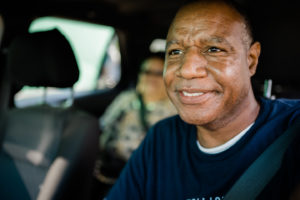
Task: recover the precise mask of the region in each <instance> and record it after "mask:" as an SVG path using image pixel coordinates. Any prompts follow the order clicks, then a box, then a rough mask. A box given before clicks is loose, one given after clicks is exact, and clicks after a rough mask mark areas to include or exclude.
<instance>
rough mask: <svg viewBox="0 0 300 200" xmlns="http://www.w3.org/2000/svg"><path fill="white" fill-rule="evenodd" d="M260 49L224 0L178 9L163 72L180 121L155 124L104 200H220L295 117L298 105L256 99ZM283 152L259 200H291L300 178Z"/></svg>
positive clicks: (295, 163)
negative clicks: (281, 161)
mask: <svg viewBox="0 0 300 200" xmlns="http://www.w3.org/2000/svg"><path fill="white" fill-rule="evenodd" d="M260 50H261V47H260V44H259V43H258V42H254V41H253V38H252V35H251V29H250V27H249V24H248V22H247V20H246V19H245V17H244V16H243V15H242V13H241V12H239V11H238V10H237V8H236V7H234V6H233V5H232V4H230V3H228V2H227V1H218V0H206V1H196V2H194V3H190V4H187V5H185V6H184V7H183V8H181V9H180V10H179V12H178V13H177V15H176V16H175V19H174V20H173V22H172V24H171V26H170V29H169V32H168V35H167V47H166V61H165V70H164V80H165V85H166V88H167V92H168V95H169V98H170V99H171V101H172V102H173V104H174V105H175V107H176V108H177V110H178V113H179V116H180V117H179V116H175V117H172V118H168V119H166V120H163V121H161V122H159V123H158V124H156V125H155V126H154V127H152V129H151V130H150V131H149V133H148V134H147V136H146V139H145V140H144V141H143V143H142V145H141V146H140V147H139V148H138V150H137V151H136V152H134V154H133V156H132V158H131V159H130V161H129V163H128V164H127V166H126V168H125V170H124V171H123V172H122V174H121V177H120V179H119V180H118V182H117V183H116V185H115V186H114V187H113V189H112V190H111V191H110V193H109V194H108V196H107V199H108V200H110V199H184V200H192V199H195V200H208V199H209V200H210V199H212V200H217V199H222V198H224V196H225V194H226V193H227V192H228V191H229V189H230V188H231V187H232V185H233V184H234V183H235V181H236V180H237V179H238V178H239V177H240V176H241V175H242V174H243V172H244V171H245V170H246V169H247V168H248V167H249V166H250V165H251V163H252V162H253V161H254V160H255V159H256V158H257V157H258V156H259V155H260V154H261V153H262V152H263V151H264V150H265V149H266V148H267V147H268V146H269V145H270V144H271V143H272V142H274V140H275V139H276V138H277V137H278V136H279V135H281V134H282V133H283V132H284V131H285V130H286V129H287V128H288V127H289V126H290V125H291V124H292V123H293V122H294V121H295V119H299V117H300V106H299V101H291V100H290V101H285V100H276V101H271V100H267V99H263V98H260V99H258V100H256V98H255V97H254V94H253V91H252V88H251V82H250V79H251V77H252V76H253V75H254V74H255V71H256V66H257V63H258V58H259V55H260ZM288 152H289V155H288V156H286V158H285V160H284V164H283V166H282V167H281V169H280V170H279V172H278V173H277V174H276V176H275V177H274V178H273V179H272V181H271V182H270V183H269V184H268V185H267V187H266V188H265V189H264V190H263V192H262V193H261V194H260V195H259V198H258V199H289V196H290V194H291V192H292V189H293V188H294V187H295V185H296V184H298V182H297V181H298V180H299V178H298V177H297V176H299V173H298V171H299V170H297V167H299V159H298V160H297V159H294V158H297V156H298V158H299V155H297V153H298V151H296V150H295V149H294V150H293V151H292V150H291V149H289V150H288ZM262 173H263V172H262Z"/></svg>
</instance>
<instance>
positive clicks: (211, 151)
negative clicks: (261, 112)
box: [196, 123, 254, 154]
mask: <svg viewBox="0 0 300 200" xmlns="http://www.w3.org/2000/svg"><path fill="white" fill-rule="evenodd" d="M253 124H254V123H252V124H250V125H249V126H248V127H247V128H245V129H244V130H243V131H242V132H240V133H239V134H237V135H236V136H234V137H233V138H232V139H230V140H229V141H227V142H226V143H225V144H222V145H220V146H217V147H213V148H205V147H203V146H201V144H200V143H199V141H198V140H197V141H196V143H197V146H198V147H199V149H200V151H202V152H204V153H207V154H217V153H221V152H223V151H226V150H227V149H229V148H230V147H232V146H233V145H234V144H235V143H237V142H238V141H239V140H240V139H241V137H243V136H244V135H245V134H246V132H247V131H248V130H249V129H250V128H251V127H252V125H253Z"/></svg>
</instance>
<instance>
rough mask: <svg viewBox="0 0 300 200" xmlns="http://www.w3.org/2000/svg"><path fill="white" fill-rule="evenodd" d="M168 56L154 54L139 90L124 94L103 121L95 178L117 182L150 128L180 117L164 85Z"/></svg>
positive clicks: (147, 62) (145, 63) (146, 62)
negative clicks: (165, 57)
mask: <svg viewBox="0 0 300 200" xmlns="http://www.w3.org/2000/svg"><path fill="white" fill-rule="evenodd" d="M163 68H164V53H155V54H151V55H150V56H149V57H148V58H147V59H145V60H144V61H143V63H142V65H141V69H140V73H139V77H138V83H137V86H136V88H133V89H128V90H126V91H124V92H122V93H121V94H120V95H119V96H117V97H116V99H115V100H114V101H113V102H112V103H111V105H110V106H109V107H108V108H107V110H106V111H105V113H104V114H103V116H102V117H101V118H100V126H101V128H102V133H101V135H100V140H99V142H100V145H99V146H100V157H99V160H98V162H97V165H96V169H95V175H96V177H97V178H98V179H99V180H100V181H101V182H104V183H111V184H112V183H113V182H114V180H115V179H116V178H117V177H118V175H119V172H120V171H121V169H122V168H123V166H124V164H125V163H126V162H127V160H128V159H129V157H130V155H131V153H132V152H133V151H134V150H135V149H136V148H137V147H138V146H139V144H140V143H141V141H142V140H143V139H144V137H145V135H146V132H147V131H148V129H149V127H150V126H151V125H153V124H154V123H156V122H157V121H159V120H161V119H163V118H166V117H168V116H171V115H174V114H176V109H175V107H174V106H173V105H172V103H171V102H170V100H169V99H168V97H167V93H166V91H165V86H164V82H163V77H162V76H163Z"/></svg>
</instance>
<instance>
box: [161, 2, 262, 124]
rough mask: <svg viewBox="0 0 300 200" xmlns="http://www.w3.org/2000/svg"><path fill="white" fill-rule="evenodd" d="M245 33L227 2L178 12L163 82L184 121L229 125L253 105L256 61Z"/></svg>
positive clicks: (171, 33) (172, 29) (188, 8)
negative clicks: (250, 51) (251, 95)
mask: <svg viewBox="0 0 300 200" xmlns="http://www.w3.org/2000/svg"><path fill="white" fill-rule="evenodd" d="M245 35H246V30H245V28H244V23H243V22H242V21H241V19H240V17H239V15H238V14H237V13H235V12H234V11H232V9H230V8H228V7H227V6H225V5H218V4H211V5H193V6H190V7H187V8H185V9H183V10H181V11H180V12H179V13H178V14H177V16H176V18H175V20H174V21H173V24H172V25H171V27H170V30H169V33H168V36H167V48H166V61H165V69H164V81H165V85H166V88H167V92H168V95H169V97H170V99H171V101H172V102H173V104H174V105H175V107H176V108H177V110H178V113H179V115H180V116H181V118H182V119H183V120H184V121H186V122H187V123H191V124H195V125H208V124H213V123H219V124H220V123H221V124H222V123H228V121H229V120H228V119H230V117H232V116H237V115H236V114H237V113H239V112H242V110H243V109H244V108H245V106H247V105H249V102H247V101H250V100H249V99H250V98H249V96H250V93H251V94H252V89H251V84H250V77H251V76H252V75H253V74H254V73H255V68H256V64H255V66H254V68H253V66H252V67H251V63H253V62H252V60H251V59H252V57H251V54H250V53H249V46H248V45H246V42H245ZM258 54H259V53H258Z"/></svg>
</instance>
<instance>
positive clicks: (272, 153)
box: [223, 120, 300, 200]
mask: <svg viewBox="0 0 300 200" xmlns="http://www.w3.org/2000/svg"><path fill="white" fill-rule="evenodd" d="M297 134H300V120H296V121H295V122H294V123H293V125H292V126H291V127H290V128H288V129H287V130H286V131H285V132H284V133H283V134H282V135H281V136H279V138H277V139H276V140H275V141H274V142H273V143H272V144H271V145H270V146H269V147H268V148H267V149H266V150H265V151H264V152H263V153H262V154H261V155H260V156H259V157H258V158H257V159H256V160H255V161H254V162H253V163H252V164H251V165H250V167H249V168H248V169H247V170H246V171H245V172H244V174H242V176H241V177H240V178H239V179H238V180H237V181H236V182H235V184H234V185H233V186H232V187H231V189H230V190H229V191H228V192H227V194H226V195H225V198H224V199H223V200H241V199H242V200H254V199H255V198H257V196H258V195H259V194H260V193H261V191H262V190H263V189H264V188H265V186H266V185H267V183H269V182H270V180H271V179H272V177H273V176H274V175H275V174H276V172H277V171H278V170H279V168H280V166H281V162H282V159H283V156H284V153H285V151H286V149H287V148H288V147H289V145H290V144H291V142H292V141H293V139H294V138H295V137H296V135H297Z"/></svg>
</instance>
